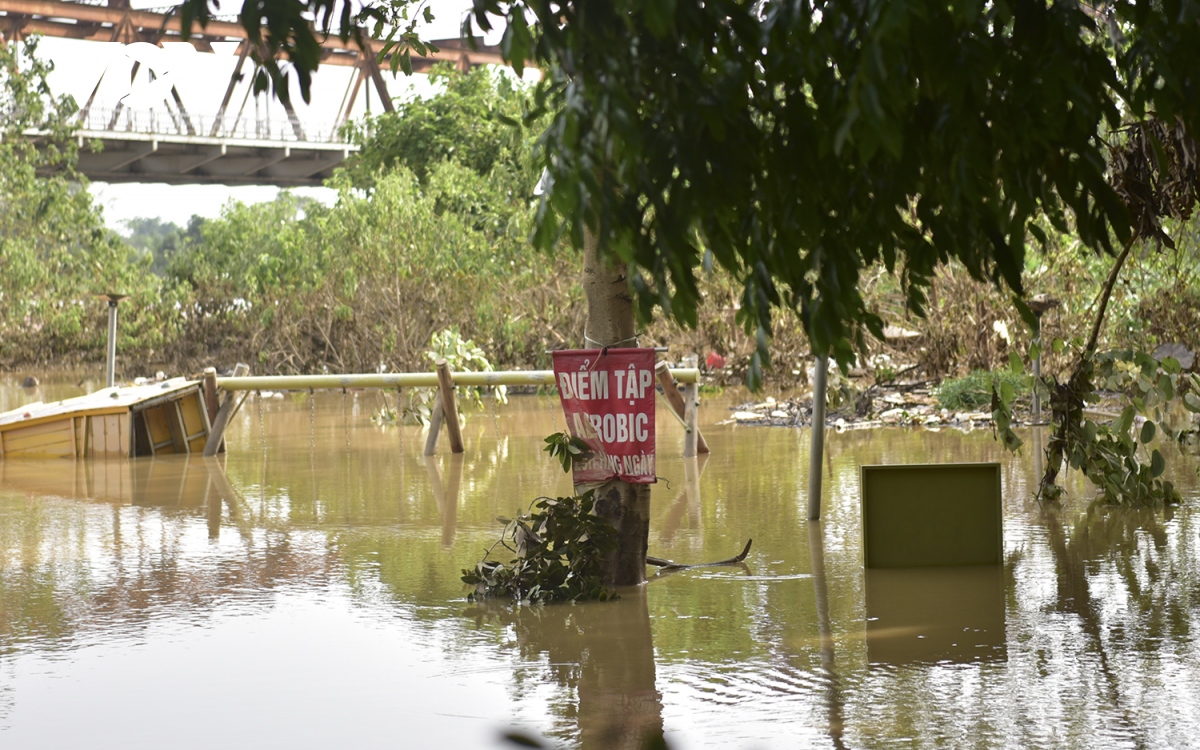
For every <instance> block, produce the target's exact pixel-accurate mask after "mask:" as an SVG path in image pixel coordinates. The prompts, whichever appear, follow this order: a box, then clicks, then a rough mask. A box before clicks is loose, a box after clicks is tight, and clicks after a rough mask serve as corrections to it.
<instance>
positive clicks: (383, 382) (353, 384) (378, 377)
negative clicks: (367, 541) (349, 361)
mask: <svg viewBox="0 0 1200 750" xmlns="http://www.w3.org/2000/svg"><path fill="white" fill-rule="evenodd" d="M671 375H672V376H674V378H675V380H677V381H678V382H680V383H698V382H700V371H699V370H697V369H696V368H685V369H679V370H671ZM451 379H452V380H453V381H454V384H455V385H463V386H488V385H554V371H553V370H509V371H505V372H454V373H451ZM437 385H438V376H437V373H436V372H389V373H379V374H373V373H370V374H348V375H254V376H250V377H242V378H217V387H218V388H220V389H221V390H223V391H263V390H266V391H307V390H309V389H313V390H319V389H330V390H338V389H341V388H385V389H390V388H436V387H437Z"/></svg>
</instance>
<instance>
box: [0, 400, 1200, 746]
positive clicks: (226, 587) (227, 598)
mask: <svg viewBox="0 0 1200 750" xmlns="http://www.w3.org/2000/svg"><path fill="white" fill-rule="evenodd" d="M43 389H44V391H45V393H44V394H43V395H44V397H45V398H46V400H51V399H57V398H64V397H66V396H68V395H73V394H74V393H76V392H78V391H77V388H76V386H74V385H70V384H67V383H66V382H63V383H53V382H52V383H48V384H46V385H44V386H43ZM22 398H23V396H22V393H21V389H20V388H19V381H18V380H16V379H15V378H9V379H7V380H3V381H0V411H3V410H5V409H12V408H16V407H17V406H19V405H20V404H21V403H23V402H22V401H21V399H22ZM384 398H387V399H393V400H394V399H395V398H396V394H395V392H394V391H393V392H391V393H388V394H386V395H385V394H381V393H380V392H376V391H361V392H350V393H345V394H343V393H340V392H336V391H335V392H329V391H318V392H317V393H316V394H315V395H313V396H310V394H309V393H308V392H302V393H291V394H281V395H280V396H278V397H276V398H256V397H255V396H254V395H252V396H251V397H250V399H249V400H248V401H247V402H246V405H245V407H244V408H243V409H242V410H241V411H240V412H239V413H238V414H237V416H236V417H235V418H234V420H233V421H232V422H231V424H230V426H229V428H228V432H227V440H228V452H227V453H226V454H225V455H223V456H220V457H217V458H210V459H204V458H202V457H200V456H191V457H184V456H165V457H152V458H135V459H110V460H100V459H94V460H86V459H80V460H72V459H65V460H64V459H59V460H46V459H43V460H34V459H23V460H17V459H6V460H3V461H0V745H2V746H4V747H13V748H43V747H44V748H52V747H84V746H97V747H130V748H134V747H163V746H170V747H175V748H192V747H196V748H199V747H229V746H234V745H236V746H242V747H264V748H266V747H288V748H302V747H357V748H370V747H432V746H437V745H441V746H446V747H506V746H512V745H511V744H508V742H507V741H506V740H505V739H504V735H505V733H509V732H514V731H515V732H519V733H521V734H522V735H525V736H528V737H532V738H537V739H538V740H539V741H541V742H546V743H548V744H549V745H550V746H568V747H575V746H578V747H586V748H609V747H630V748H634V747H641V746H642V745H641V742H642V741H643V739H644V738H646V737H654V736H662V737H664V738H665V740H666V742H667V744H668V746H669V747H671V748H683V749H685V750H686V749H690V748H774V747H781V748H782V747H806V748H808V747H813V748H819V747H833V748H841V747H863V748H879V747H914V748H918V747H919V748H924V747H989V748H991V747H1013V748H1017V747H1020V748H1026V747H1039V748H1067V747H1069V748H1098V747H1103V748H1125V747H1130V748H1137V747H1173V748H1187V747H1200V739H1198V738H1200V712H1198V711H1196V709H1195V697H1196V696H1197V695H1200V644H1198V643H1197V629H1198V628H1200V538H1198V535H1200V524H1198V519H1197V513H1196V505H1197V496H1198V494H1200V483H1198V482H1197V478H1196V462H1195V460H1193V459H1190V458H1185V457H1182V456H1176V457H1173V458H1171V460H1170V468H1169V472H1170V474H1171V475H1172V478H1173V480H1174V481H1175V482H1176V484H1177V486H1178V487H1179V488H1180V491H1181V492H1182V494H1183V497H1184V501H1183V503H1182V504H1181V505H1180V506H1178V507H1175V508H1173V509H1168V510H1166V511H1162V510H1159V511H1152V510H1144V511H1133V510H1124V509H1119V508H1115V507H1111V506H1095V507H1092V506H1091V504H1090V500H1091V498H1092V497H1093V492H1094V491H1093V490H1092V488H1091V487H1090V485H1088V484H1087V483H1086V482H1085V481H1083V480H1082V479H1081V478H1080V477H1079V476H1077V475H1074V474H1072V475H1071V476H1069V477H1066V478H1065V479H1064V482H1065V486H1066V488H1067V490H1068V493H1067V499H1066V500H1064V501H1063V502H1062V503H1061V505H1059V506H1042V505H1040V504H1039V503H1038V502H1037V501H1036V500H1035V499H1034V497H1033V495H1034V490H1035V487H1036V481H1037V477H1038V476H1039V475H1040V466H1038V465H1037V464H1038V459H1037V455H1036V454H1037V451H1035V450H1033V446H1034V444H1036V443H1038V441H1044V440H1045V439H1046V438H1047V437H1048V436H1047V435H1043V434H1042V433H1041V431H1040V430H1037V431H1034V430H1025V431H1024V432H1023V435H1024V437H1025V438H1026V442H1027V445H1026V446H1025V448H1024V449H1022V451H1021V452H1020V453H1018V454H1016V455H1011V454H1008V453H1006V452H1005V451H1004V450H1003V449H1002V448H1001V446H1000V445H999V444H998V443H997V442H996V441H995V440H994V439H993V437H992V434H991V432H990V431H988V430H974V431H961V430H956V429H942V430H936V429H902V428H881V429H873V430H858V431H846V432H836V431H832V430H831V431H830V432H829V434H828V435H827V439H826V480H825V496H824V498H823V502H824V516H823V520H822V521H821V522H817V523H810V522H808V521H807V520H806V513H805V507H806V497H805V494H806V488H807V480H808V476H807V473H808V446H809V441H810V435H811V433H810V431H809V430H807V429H793V428H768V427H746V426H739V425H736V424H725V423H724V422H726V420H727V417H728V414H729V407H730V406H731V405H732V402H731V401H730V400H729V398H721V397H718V398H710V399H705V400H704V401H703V404H702V407H701V409H700V412H699V420H700V425H701V429H702V430H703V433H704V437H705V438H706V439H707V441H708V444H709V445H710V446H711V451H712V452H711V454H708V455H707V456H705V455H701V456H699V457H698V458H690V459H684V458H683V457H682V453H683V451H682V445H683V430H682V429H681V428H680V427H679V425H678V423H676V422H674V421H673V420H672V418H671V417H670V415H669V412H666V411H665V410H664V409H662V408H660V409H659V411H658V417H657V423H658V464H657V473H658V476H659V477H660V480H659V482H658V483H657V484H656V485H654V486H653V490H652V500H651V514H652V515H651V526H650V554H652V555H656V556H660V557H666V558H670V559H673V560H678V561H683V562H701V561H707V560H715V559H721V558H725V557H728V556H730V555H732V554H734V553H736V552H737V551H739V550H740V549H742V547H743V546H744V544H745V543H746V541H747V540H748V539H751V538H752V539H753V540H754V544H753V548H752V550H751V552H750V555H749V556H748V558H747V559H746V560H745V562H744V564H742V565H739V566H727V567H716V568H697V569H691V570H684V571H680V572H676V573H671V574H660V575H658V576H652V577H651V580H650V581H649V583H647V584H646V585H645V586H642V587H639V588H634V589H626V590H623V591H621V592H620V599H619V600H618V601H615V602H603V603H589V604H577V605H546V606H512V605H509V604H505V603H496V602H493V603H486V604H474V603H470V602H468V601H467V599H466V596H467V594H468V593H469V588H468V587H467V586H466V585H464V584H463V583H462V582H461V581H460V580H459V578H460V575H461V573H460V571H461V570H462V569H463V568H468V567H471V566H473V565H474V563H475V562H476V561H478V560H479V559H480V557H481V555H482V553H483V550H484V549H486V548H487V547H489V546H490V545H491V544H492V543H493V542H494V541H495V540H496V538H497V536H498V534H499V532H500V530H501V524H500V523H499V522H498V521H497V520H496V518H497V516H511V515H513V514H515V513H516V512H518V511H519V510H521V509H524V508H527V507H528V506H529V504H530V502H531V501H532V500H533V499H534V498H535V497H537V496H539V495H554V494H561V495H565V494H569V493H570V492H571V484H570V479H569V476H568V475H566V474H564V473H563V472H562V470H561V468H560V467H559V466H558V465H557V464H556V463H554V462H553V461H552V460H551V459H550V458H549V457H547V456H546V454H545V453H544V452H543V451H542V447H543V442H542V441H543V438H544V437H545V436H546V435H547V434H549V433H551V432H554V431H556V430H561V429H563V415H562V412H561V410H560V408H559V406H558V402H557V399H551V398H549V397H540V396H514V397H513V398H511V400H510V402H509V403H508V404H507V405H500V406H499V407H498V408H492V407H491V406H490V405H489V406H488V407H487V408H485V409H484V410H482V411H469V413H468V420H467V422H466V425H465V427H464V429H463V439H464V442H465V445H466V451H465V453H464V454H461V455H452V454H451V453H450V452H449V451H448V450H444V449H442V448H439V451H438V453H437V455H436V456H433V457H430V458H426V457H425V456H423V455H422V447H423V443H424V434H423V431H422V428H421V427H419V426H405V427H402V428H398V427H395V426H378V425H376V424H374V423H373V422H372V421H371V419H370V417H371V416H372V414H373V413H375V412H377V411H379V410H380V408H381V407H382V406H383V399H384ZM991 461H995V462H1000V463H1001V465H1002V467H1001V474H1002V487H1003V518H1004V521H1003V533H1004V545H1003V564H1002V565H1000V566H990V567H987V566H985V567H982V568H958V569H941V570H930V569H927V570H925V571H897V570H884V571H876V570H872V571H869V575H868V574H867V571H864V565H863V551H862V541H861V537H862V532H861V507H860V497H859V487H858V485H859V476H860V467H861V466H863V465H870V464H902V463H949V462H991ZM66 717H69V718H66Z"/></svg>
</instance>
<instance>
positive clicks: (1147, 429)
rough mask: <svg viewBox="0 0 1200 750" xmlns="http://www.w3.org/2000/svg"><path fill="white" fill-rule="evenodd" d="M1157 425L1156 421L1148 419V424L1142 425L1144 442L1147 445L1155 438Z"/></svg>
mask: <svg viewBox="0 0 1200 750" xmlns="http://www.w3.org/2000/svg"><path fill="white" fill-rule="evenodd" d="M1154 432H1155V427H1154V423H1153V422H1151V421H1150V420H1148V419H1147V420H1146V424H1144V425H1142V444H1143V445H1145V444H1146V443H1149V442H1150V441H1151V440H1153V439H1154Z"/></svg>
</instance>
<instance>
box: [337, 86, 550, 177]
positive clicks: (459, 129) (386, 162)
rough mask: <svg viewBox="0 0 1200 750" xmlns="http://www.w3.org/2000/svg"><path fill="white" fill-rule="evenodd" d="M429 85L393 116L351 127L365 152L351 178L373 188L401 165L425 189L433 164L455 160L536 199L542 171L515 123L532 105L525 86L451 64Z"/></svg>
mask: <svg viewBox="0 0 1200 750" xmlns="http://www.w3.org/2000/svg"><path fill="white" fill-rule="evenodd" d="M429 82H430V84H431V85H433V86H435V87H436V88H437V89H438V93H437V94H436V95H434V96H430V97H425V98H414V99H411V100H409V101H403V102H397V103H396V109H395V111H394V112H385V113H383V114H380V115H377V116H375V117H372V118H370V119H368V120H365V121H362V122H357V123H352V124H350V125H348V126H347V131H348V132H347V134H348V135H349V137H350V138H351V140H352V141H353V142H355V143H357V144H359V146H360V147H361V151H359V152H358V153H356V154H354V155H353V156H351V157H350V159H349V160H348V161H347V163H346V166H345V171H346V173H347V175H348V176H349V178H350V180H351V181H352V182H353V183H354V184H355V185H356V186H358V187H363V188H369V187H370V186H371V185H372V184H373V183H374V179H375V176H376V175H377V174H379V173H380V172H386V171H390V170H391V169H393V168H394V167H396V166H404V167H407V168H408V169H409V170H411V171H412V173H413V174H414V175H415V176H416V178H417V180H418V181H420V182H421V183H422V184H426V183H427V182H428V179H429V174H430V172H431V171H432V170H433V168H434V167H435V166H436V165H438V164H440V163H442V162H444V161H453V162H456V163H457V164H459V165H461V166H463V167H466V168H467V169H470V170H471V171H473V172H474V173H476V174H478V175H483V176H487V175H490V174H492V173H493V172H497V171H498V174H497V177H500V176H503V177H504V178H505V179H506V181H507V182H508V183H509V184H510V185H511V186H512V187H513V188H515V189H517V190H520V191H522V192H523V194H524V196H526V197H527V196H529V195H531V194H532V190H533V186H534V184H535V183H536V181H537V173H536V172H535V171H534V170H533V160H532V158H531V155H530V153H529V151H530V146H531V144H528V143H526V139H527V138H528V136H527V135H526V133H525V131H523V130H522V129H521V128H520V127H518V123H517V120H518V119H519V118H521V116H522V113H523V112H524V111H525V110H527V109H528V108H529V106H530V99H531V92H530V91H529V90H528V88H527V87H526V86H525V85H523V84H521V83H520V82H519V81H516V80H514V79H513V77H512V76H511V75H506V74H505V73H503V72H498V71H495V70H493V69H491V68H487V67H479V68H474V69H472V70H470V71H468V72H465V73H464V72H462V71H459V70H457V69H456V68H453V67H451V66H449V65H446V64H443V65H438V66H436V67H435V68H434V69H433V70H432V71H431V72H430V73H429Z"/></svg>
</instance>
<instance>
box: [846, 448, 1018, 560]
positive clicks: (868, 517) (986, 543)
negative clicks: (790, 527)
mask: <svg viewBox="0 0 1200 750" xmlns="http://www.w3.org/2000/svg"><path fill="white" fill-rule="evenodd" d="M861 487H862V508H863V559H864V562H865V564H866V566H867V567H868V568H915V567H923V566H928V565H991V564H997V563H999V562H1000V561H1001V551H1002V549H1003V534H1002V529H1001V515H1000V510H1001V506H1000V464H995V463H990V464H915V465H903V466H863V467H862V482H861Z"/></svg>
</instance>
